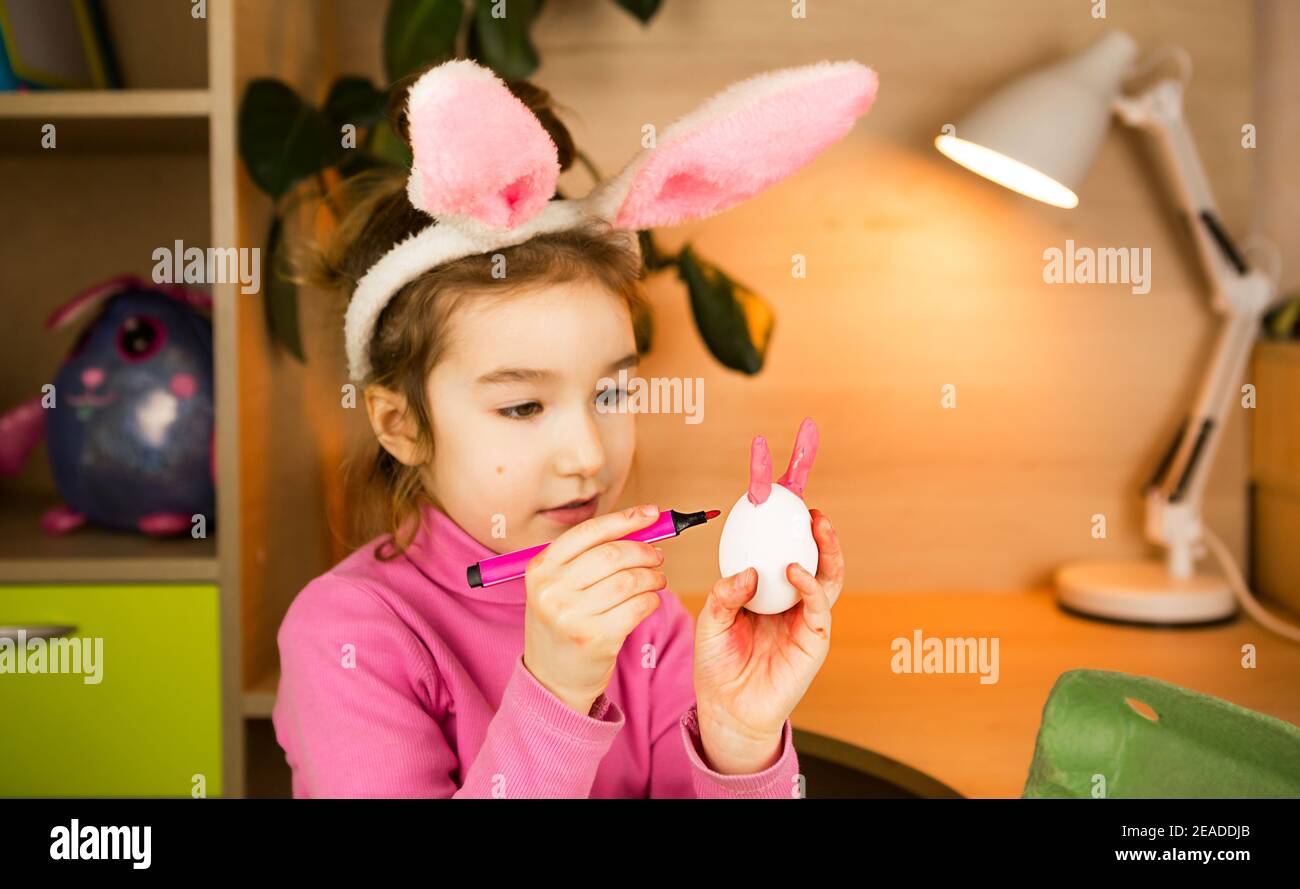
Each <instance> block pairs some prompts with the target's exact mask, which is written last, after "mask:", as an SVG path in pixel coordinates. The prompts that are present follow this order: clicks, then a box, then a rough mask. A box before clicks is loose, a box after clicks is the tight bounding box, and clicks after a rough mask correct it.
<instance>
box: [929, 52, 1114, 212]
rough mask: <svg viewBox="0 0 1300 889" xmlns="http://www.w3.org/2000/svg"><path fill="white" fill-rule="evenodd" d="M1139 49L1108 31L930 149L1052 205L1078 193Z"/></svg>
mask: <svg viewBox="0 0 1300 889" xmlns="http://www.w3.org/2000/svg"><path fill="white" fill-rule="evenodd" d="M1137 51H1138V50H1137V44H1136V43H1135V42H1134V40H1133V38H1132V37H1130V36H1129V35H1128V34H1126V33H1124V32H1123V31H1113V32H1111V33H1109V34H1107V35H1106V36H1105V37H1103V38H1101V39H1100V40H1098V41H1097V42H1096V43H1094V44H1092V45H1091V46H1089V47H1088V48H1086V49H1084V50H1082V51H1080V52H1079V53H1077V54H1075V55H1073V56H1071V57H1070V58H1068V59H1065V60H1064V61H1062V62H1058V63H1057V64H1055V65H1052V66H1051V67H1049V68H1044V69H1042V70H1040V71H1036V72H1034V73H1033V74H1030V75H1028V76H1026V77H1023V78H1021V79H1019V80H1017V81H1015V82H1013V83H1011V84H1008V85H1007V86H1006V87H1004V88H1003V89H1001V90H1000V91H998V92H997V93H995V94H994V95H993V96H991V97H990V98H989V99H988V100H987V101H985V102H984V103H983V104H982V105H980V106H979V107H977V108H976V109H975V110H974V111H972V112H970V113H969V114H968V115H967V116H966V118H965V119H964V120H961V121H959V122H958V123H957V126H956V129H955V132H948V133H944V134H942V135H940V136H939V137H937V138H936V139H935V147H937V148H938V149H939V150H940V151H941V152H943V153H944V154H945V155H947V156H948V157H949V158H951V159H952V160H954V161H956V162H957V163H959V164H961V165H962V166H964V167H966V168H968V169H970V170H973V171H974V172H976V173H979V174H980V175H981V176H984V177H986V178H988V179H991V180H993V181H994V182H997V183H998V184H1000V185H1004V186H1006V187H1007V188H1010V189H1012V190H1013V191H1017V192H1019V193H1020V194H1024V195H1028V196H1029V197H1032V198H1036V199H1037V200H1040V201H1044V202H1045V203H1048V204H1052V205H1053V206H1057V207H1073V206H1075V205H1077V204H1078V203H1079V199H1078V197H1077V191H1078V187H1079V185H1080V183H1082V182H1083V177H1084V175H1085V174H1086V173H1087V172H1088V168H1089V167H1090V166H1091V165H1092V161H1093V159H1094V158H1095V157H1096V155H1097V149H1098V148H1099V147H1100V146H1101V142H1102V140H1103V139H1104V138H1105V137H1106V131H1107V130H1108V128H1109V125H1110V115H1111V112H1112V110H1113V107H1114V103H1115V99H1116V98H1117V97H1118V96H1119V92H1120V85H1121V83H1122V82H1123V80H1124V77H1125V75H1126V74H1127V73H1128V71H1129V70H1130V68H1131V66H1132V64H1133V61H1134V59H1135V58H1136V57H1137Z"/></svg>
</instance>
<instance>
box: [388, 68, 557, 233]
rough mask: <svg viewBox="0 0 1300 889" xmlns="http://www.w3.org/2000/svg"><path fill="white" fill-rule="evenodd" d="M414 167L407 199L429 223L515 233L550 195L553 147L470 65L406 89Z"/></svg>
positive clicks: (523, 111) (536, 124) (493, 81)
mask: <svg viewBox="0 0 1300 889" xmlns="http://www.w3.org/2000/svg"><path fill="white" fill-rule="evenodd" d="M406 114H407V124H408V127H409V131H410V139H411V153H412V155H413V156H414V163H413V164H412V165H411V176H410V179H409V180H408V182H407V189H406V193H407V196H408V197H409V198H410V200H411V204H412V205H413V206H415V207H418V208H419V209H421V210H423V211H424V212H425V213H428V214H429V215H430V216H467V217H470V218H472V219H475V220H477V221H479V222H481V223H483V224H485V225H487V226H490V227H493V228H499V229H508V228H514V227H516V226H518V225H520V224H521V223H523V222H526V221H528V220H529V219H530V218H532V217H533V216H535V215H536V214H537V212H538V211H539V210H541V209H542V208H543V207H544V206H546V202H547V201H549V200H550V199H551V197H552V196H553V195H554V194H555V183H556V181H557V180H558V179H559V175H560V162H559V157H558V152H557V151H556V148H555V143H554V142H552V141H551V137H550V136H548V135H547V133H546V129H545V128H544V127H543V126H542V125H541V122H540V121H538V119H537V117H536V115H534V114H533V113H532V112H531V111H529V110H528V106H527V105H525V104H524V103H523V102H521V101H520V100H519V98H518V97H517V96H515V95H514V94H513V93H512V92H510V89H509V88H508V87H507V86H506V85H505V83H504V82H503V81H502V80H501V79H500V78H499V77H497V76H496V74H494V73H493V72H492V71H491V70H489V69H488V68H484V67H483V66H481V65H478V64H476V63H474V62H472V61H469V60H468V59H457V60H455V61H450V62H445V63H443V64H441V65H439V66H437V67H436V68H432V69H430V70H429V71H427V72H426V73H425V74H424V75H422V76H421V77H420V79H419V80H417V81H416V82H415V84H414V85H413V86H412V87H411V92H410V94H409V95H408V97H407V106H406Z"/></svg>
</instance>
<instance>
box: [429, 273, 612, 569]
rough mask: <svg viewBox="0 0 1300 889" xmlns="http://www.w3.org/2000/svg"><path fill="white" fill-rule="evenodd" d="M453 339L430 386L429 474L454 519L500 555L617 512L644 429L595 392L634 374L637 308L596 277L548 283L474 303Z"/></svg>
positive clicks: (465, 306) (461, 315)
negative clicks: (620, 374) (577, 505)
mask: <svg viewBox="0 0 1300 889" xmlns="http://www.w3.org/2000/svg"><path fill="white" fill-rule="evenodd" d="M449 334H450V337H451V338H450V341H449V346H448V349H447V350H446V352H444V354H443V358H442V360H441V361H440V362H439V364H438V366H437V367H436V368H435V369H434V371H433V373H432V374H431V375H430V377H429V382H428V386H427V390H426V391H427V393H428V398H429V406H430V415H431V416H432V418H433V425H434V458H433V461H432V463H431V464H430V465H428V466H426V467H425V468H424V471H425V476H426V477H425V483H426V484H429V485H431V489H432V490H433V491H434V492H436V494H437V496H438V500H439V502H440V503H441V504H442V506H443V508H444V510H445V511H446V513H447V515H448V516H450V517H451V518H452V520H454V521H455V522H456V524H458V525H460V526H461V527H462V528H464V529H465V530H466V531H467V532H468V533H469V534H470V535H471V536H472V537H474V538H475V539H476V540H478V541H479V542H480V543H482V544H483V545H485V546H487V547H488V548H489V549H491V550H492V551H493V552H498V553H502V552H509V551H511V550H516V549H521V548H523V547H527V546H533V545H535V544H539V543H546V542H548V541H551V540H554V539H555V538H556V537H557V536H559V535H560V534H561V533H563V532H564V531H565V530H567V529H568V528H570V527H572V526H573V525H575V524H577V523H578V522H581V521H584V520H586V519H587V518H590V517H591V516H593V515H599V514H601V513H606V512H610V511H611V510H612V509H613V506H614V503H615V502H616V501H617V500H618V498H619V495H620V494H621V493H622V491H623V486H624V484H625V483H626V482H627V476H628V471H629V468H630V467H631V463H632V453H633V451H634V450H635V448H636V427H635V424H634V417H633V415H632V414H631V413H630V412H628V413H624V412H615V411H612V410H610V409H609V408H608V407H604V405H607V404H610V403H611V401H612V403H613V404H614V405H615V406H617V405H618V404H620V402H621V399H622V396H621V395H617V394H615V393H611V394H610V395H606V397H605V398H604V399H600V402H598V399H597V396H599V395H600V393H601V392H602V391H604V389H605V386H602V385H601V383H600V381H601V380H602V379H603V378H612V379H613V380H614V381H615V382H614V385H613V386H609V387H608V388H610V389H616V388H618V385H617V380H618V372H619V370H620V369H621V368H627V374H628V376H629V377H632V376H635V374H636V367H637V354H636V338H635V335H634V333H633V329H632V318H631V314H630V313H629V311H628V309H627V305H626V304H625V303H624V302H623V301H622V300H621V299H619V298H618V297H617V296H614V295H612V294H610V293H609V292H608V291H606V290H605V289H604V288H602V287H601V286H600V285H599V284H598V283H596V282H594V281H587V280H582V281H573V282H568V283H563V284H550V285H544V286H538V287H535V288H532V289H530V290H528V291H525V292H520V293H516V294H511V295H509V296H506V297H502V298H496V297H484V298H483V299H480V300H477V301H476V300H475V299H473V298H470V299H469V300H467V301H466V302H465V303H462V306H461V310H460V311H458V312H457V313H456V315H455V317H454V319H453V322H452V326H451V330H450V331H449ZM606 384H608V379H606ZM602 408H603V409H602ZM588 499H590V500H591V502H590V504H589V505H588V504H584V508H582V509H578V510H573V509H569V510H566V511H564V512H555V511H554V509H555V508H556V507H560V506H565V505H566V504H570V503H572V502H573V501H579V500H588Z"/></svg>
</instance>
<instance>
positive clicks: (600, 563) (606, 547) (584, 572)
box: [563, 540, 664, 590]
mask: <svg viewBox="0 0 1300 889" xmlns="http://www.w3.org/2000/svg"><path fill="white" fill-rule="evenodd" d="M663 561H664V558H663V552H662V551H661V550H660V549H659V548H658V547H656V546H655V545H654V544H652V543H642V542H641V541H639V540H611V541H610V542H609V543H602V544H600V545H598V546H593V547H592V548H591V549H589V550H587V551H586V552H585V553H582V554H580V555H579V556H578V557H577V558H575V559H572V560H570V562H569V564H568V565H566V566H565V567H564V571H563V573H564V579H565V582H566V583H567V584H568V586H569V587H570V588H571V589H575V590H581V589H585V588H587V587H589V586H595V585H596V584H597V583H600V582H601V581H602V580H604V579H605V578H606V577H611V576H613V575H614V574H617V573H618V572H619V571H623V570H625V569H627V568H658V567H659V566H660V565H662V564H663Z"/></svg>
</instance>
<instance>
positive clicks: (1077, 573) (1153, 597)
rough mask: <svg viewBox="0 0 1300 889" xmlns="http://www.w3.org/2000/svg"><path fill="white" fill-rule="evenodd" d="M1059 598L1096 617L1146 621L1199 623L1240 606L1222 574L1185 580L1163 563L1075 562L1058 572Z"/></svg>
mask: <svg viewBox="0 0 1300 889" xmlns="http://www.w3.org/2000/svg"><path fill="white" fill-rule="evenodd" d="M1055 580H1056V595H1057V600H1058V601H1059V602H1060V603H1061V605H1062V606H1063V607H1065V608H1068V609H1070V610H1071V611H1077V612H1079V613H1081V614H1087V615H1091V616H1094V617H1104V618H1107V619H1109V620H1122V621H1129V622H1132V623H1143V624H1198V623H1207V622H1209V621H1216V620H1223V619H1224V618H1226V617H1231V616H1232V615H1233V614H1234V613H1235V612H1236V610H1237V602H1236V599H1235V598H1234V597H1233V594H1232V588H1231V587H1230V586H1229V585H1228V582H1227V581H1226V580H1225V579H1224V578H1222V577H1217V576H1215V575H1210V574H1194V575H1192V576H1191V577H1189V578H1187V579H1186V580H1179V579H1178V578H1176V577H1173V576H1171V575H1170V574H1169V571H1168V570H1167V569H1166V567H1165V563H1164V562H1163V561H1158V560H1155V559H1132V560H1128V561H1118V562H1072V563H1070V564H1068V565H1062V566H1061V567H1060V568H1058V569H1057V570H1056V577H1055Z"/></svg>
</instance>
